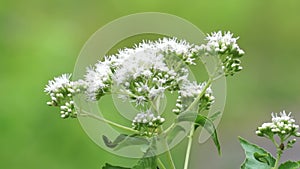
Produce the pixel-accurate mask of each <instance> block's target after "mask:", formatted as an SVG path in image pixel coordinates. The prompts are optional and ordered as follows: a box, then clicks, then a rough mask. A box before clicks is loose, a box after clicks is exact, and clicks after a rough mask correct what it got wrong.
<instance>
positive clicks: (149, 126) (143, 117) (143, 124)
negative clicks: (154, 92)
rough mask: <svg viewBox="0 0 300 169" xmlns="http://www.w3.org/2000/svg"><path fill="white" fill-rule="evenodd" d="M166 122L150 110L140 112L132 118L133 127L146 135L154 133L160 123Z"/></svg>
mask: <svg viewBox="0 0 300 169" xmlns="http://www.w3.org/2000/svg"><path fill="white" fill-rule="evenodd" d="M164 122H165V119H164V118H162V117H160V116H155V115H154V114H153V113H152V112H151V111H150V110H147V111H146V112H141V113H138V114H137V115H136V116H135V118H134V119H133V120H132V126H133V129H135V130H138V131H140V132H142V133H143V134H146V135H152V134H154V133H155V132H157V131H156V129H157V127H159V126H160V125H162V124H163V123H164Z"/></svg>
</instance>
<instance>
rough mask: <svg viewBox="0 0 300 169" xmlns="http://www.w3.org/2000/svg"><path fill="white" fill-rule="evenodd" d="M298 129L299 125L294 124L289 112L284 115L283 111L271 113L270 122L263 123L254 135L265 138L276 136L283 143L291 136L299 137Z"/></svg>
mask: <svg viewBox="0 0 300 169" xmlns="http://www.w3.org/2000/svg"><path fill="white" fill-rule="evenodd" d="M298 129H299V125H297V124H295V120H294V119H293V117H292V116H291V112H290V113H288V114H286V112H285V111H282V112H280V113H279V114H277V113H272V122H267V123H263V124H262V126H260V127H258V129H257V130H256V134H257V135H258V136H262V137H267V138H273V136H274V135H278V137H279V138H280V140H281V142H284V141H286V140H288V139H289V138H290V137H291V136H296V137H300V133H299V132H298ZM292 142H294V141H292Z"/></svg>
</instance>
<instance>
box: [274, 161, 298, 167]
mask: <svg viewBox="0 0 300 169" xmlns="http://www.w3.org/2000/svg"><path fill="white" fill-rule="evenodd" d="M299 168H300V161H298V162H295V161H287V162H285V163H282V164H281V165H280V166H279V168H278V169H299Z"/></svg>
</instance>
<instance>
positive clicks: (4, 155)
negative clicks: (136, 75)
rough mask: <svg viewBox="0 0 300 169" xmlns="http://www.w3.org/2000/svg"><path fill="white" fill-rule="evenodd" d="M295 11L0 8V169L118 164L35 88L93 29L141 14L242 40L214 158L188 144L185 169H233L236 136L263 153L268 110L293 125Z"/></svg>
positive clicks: (298, 22) (72, 56)
mask: <svg viewBox="0 0 300 169" xmlns="http://www.w3.org/2000/svg"><path fill="white" fill-rule="evenodd" d="M299 7H300V1H298V0H290V1H284V2H283V1H277V0H272V1H271V0H265V1H261V0H244V1H240V0H236V1H233V0H228V1H220V0H218V1H217V0H209V1H208V0H207V1H191V0H190V1H189V0H187V1H174V0H151V1H150V0H123V1H117V0H106V1H104V0H102V1H95V2H92V1H74V0H72V1H71V0H65V1H58V0H53V1H42V0H27V1H8V0H1V1H0V64H1V65H0V77H1V78H0V94H1V97H0V103H1V107H0V132H1V136H0V168H3V169H19V168H22V169H24V168H26V169H27V168H28V169H40V168H43V169H53V168H62V169H82V168H89V169H92V168H100V167H101V166H102V165H103V163H104V162H106V161H107V162H111V163H118V162H120V160H121V158H117V157H115V156H112V155H109V154H108V153H106V152H104V151H103V150H101V149H100V148H99V147H98V146H96V144H94V143H93V142H92V141H91V140H90V139H89V138H88V137H87V135H86V134H85V133H84V131H83V130H82V129H81V126H80V124H79V122H78V121H77V120H76V119H75V120H63V119H60V118H59V115H58V111H57V109H55V108H52V107H48V106H47V105H46V104H45V103H46V101H47V100H48V97H47V96H46V95H45V94H44V93H43V90H44V89H43V88H44V86H45V84H46V83H47V81H48V80H49V79H51V78H52V77H53V76H57V75H60V74H62V73H65V72H72V71H73V66H74V64H75V61H76V58H77V55H78V53H79V52H80V49H81V47H82V46H83V45H84V43H85V41H86V40H87V39H88V38H89V37H90V36H91V35H92V34H93V33H94V32H95V31H96V30H97V29H99V28H100V27H101V26H103V25H105V24H106V23H108V22H110V21H112V20H114V19H117V18H118V17H121V16H124V15H128V14H132V13H136V12H146V11H155V12H165V13H170V14H174V15H177V16H179V17H182V18H184V19H187V20H188V21H190V22H192V23H193V24H195V25H196V26H198V27H199V28H200V29H202V30H203V31H204V32H206V33H209V32H211V31H216V30H219V29H221V30H230V31H232V32H234V33H235V34H236V35H238V36H240V37H241V38H240V40H239V44H240V46H241V47H242V48H243V49H244V50H245V51H246V55H245V57H244V58H243V65H244V70H243V71H242V72H241V73H239V74H238V75H236V76H234V77H231V78H228V80H227V85H228V90H227V92H228V94H227V104H226V109H225V113H224V115H223V117H222V121H221V123H220V125H219V126H218V130H219V135H220V141H221V144H222V148H223V155H222V156H221V157H220V156H218V155H217V152H216V151H215V148H214V147H213V144H212V143H211V141H208V142H207V143H206V144H202V145H199V144H197V142H196V141H195V147H194V149H193V152H192V154H193V155H192V159H191V161H192V164H193V165H194V167H193V168H206V169H234V168H239V165H240V164H241V163H242V161H243V158H244V155H243V151H242V149H241V148H240V146H239V143H238V141H237V136H243V137H246V138H248V139H249V140H251V141H253V142H256V143H259V144H261V145H266V144H267V141H266V140H264V139H262V138H258V137H256V136H255V134H254V131H255V129H256V127H257V126H258V125H260V124H261V123H262V122H264V121H266V120H269V119H270V113H271V112H272V111H274V112H279V111H281V110H283V109H285V110H287V111H292V112H294V116H295V117H296V118H297V119H298V122H299V121H300V114H299V112H300V104H299V103H300V95H299V94H300V87H299V86H300V79H299V74H300V66H299V62H300V55H299V45H300V42H299V39H300V32H299V30H300V11H299ZM266 146H267V148H268V150H270V151H271V152H273V153H274V151H273V149H272V146H268V145H266ZM299 152H300V144H299V143H297V144H296V146H295V148H294V149H293V150H289V151H288V152H287V153H286V156H284V158H283V160H286V159H287V158H291V159H299V158H300V153H299ZM200 165H201V166H202V167H200ZM191 168H192V167H191Z"/></svg>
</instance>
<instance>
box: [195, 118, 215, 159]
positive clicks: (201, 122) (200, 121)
mask: <svg viewBox="0 0 300 169" xmlns="http://www.w3.org/2000/svg"><path fill="white" fill-rule="evenodd" d="M199 126H201V127H203V128H205V129H206V131H207V132H208V133H209V134H211V137H212V140H213V141H214V143H215V146H216V147H217V150H218V153H219V154H221V146H220V143H219V139H218V134H217V130H216V127H215V125H214V123H213V122H212V121H211V120H210V119H208V118H207V117H205V116H203V115H201V114H198V116H197V119H196V121H195V130H196V129H197V128H198V127H199Z"/></svg>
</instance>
